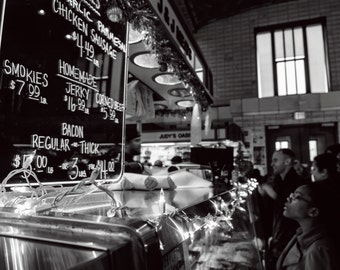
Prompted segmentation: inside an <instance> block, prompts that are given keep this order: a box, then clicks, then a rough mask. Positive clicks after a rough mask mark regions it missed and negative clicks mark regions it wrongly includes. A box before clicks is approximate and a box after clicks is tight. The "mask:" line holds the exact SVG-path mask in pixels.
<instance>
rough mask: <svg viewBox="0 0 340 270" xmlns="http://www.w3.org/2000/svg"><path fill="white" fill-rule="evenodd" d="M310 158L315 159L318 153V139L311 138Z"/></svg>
mask: <svg viewBox="0 0 340 270" xmlns="http://www.w3.org/2000/svg"><path fill="white" fill-rule="evenodd" d="M308 143H309V158H310V161H313V159H314V157H316V156H317V155H318V142H317V141H316V140H309V142H308Z"/></svg>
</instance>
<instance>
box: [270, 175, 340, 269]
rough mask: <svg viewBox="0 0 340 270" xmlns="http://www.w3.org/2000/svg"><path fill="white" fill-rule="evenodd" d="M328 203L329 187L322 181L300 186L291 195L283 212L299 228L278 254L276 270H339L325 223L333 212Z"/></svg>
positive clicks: (336, 256)
mask: <svg viewBox="0 0 340 270" xmlns="http://www.w3.org/2000/svg"><path fill="white" fill-rule="evenodd" d="M330 204H331V202H330V201H329V186H327V185H325V184H324V183H323V182H314V183H308V184H306V185H302V186H300V187H298V188H297V189H296V190H295V191H294V192H293V193H291V194H290V196H289V197H288V198H287V201H286V203H285V207H284V211H283V215H284V216H285V217H286V218H289V219H292V220H294V221H296V222H297V223H298V224H299V228H298V229H297V231H296V234H295V235H294V236H293V238H292V239H291V240H290V242H289V243H288V244H287V246H286V247H285V249H284V250H283V252H282V253H281V255H280V257H279V259H278V261H277V268H276V269H277V270H293V269H294V270H320V269H323V270H336V269H340V268H339V267H340V265H339V260H338V255H339V254H337V253H336V249H335V243H334V239H333V238H332V235H331V234H329V232H330V230H329V229H328V226H327V224H328V222H329V220H330V218H331V214H332V211H329V210H330ZM337 245H339V244H338V243H337Z"/></svg>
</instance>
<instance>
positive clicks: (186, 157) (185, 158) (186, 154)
mask: <svg viewBox="0 0 340 270" xmlns="http://www.w3.org/2000/svg"><path fill="white" fill-rule="evenodd" d="M183 162H186V163H190V162H191V154H190V152H189V151H186V152H183Z"/></svg>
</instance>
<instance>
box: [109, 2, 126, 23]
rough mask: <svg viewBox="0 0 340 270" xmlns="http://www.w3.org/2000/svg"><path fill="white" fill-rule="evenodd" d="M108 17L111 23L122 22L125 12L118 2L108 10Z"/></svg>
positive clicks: (113, 3)
mask: <svg viewBox="0 0 340 270" xmlns="http://www.w3.org/2000/svg"><path fill="white" fill-rule="evenodd" d="M106 15H107V17H108V18H109V20H110V21H111V22H115V23H117V22H120V21H121V20H122V19H123V10H122V9H121V8H120V7H119V6H118V3H117V1H116V0H113V1H112V4H111V5H110V6H109V7H108V8H107V10H106Z"/></svg>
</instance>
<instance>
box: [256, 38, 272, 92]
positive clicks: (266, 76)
mask: <svg viewBox="0 0 340 270" xmlns="http://www.w3.org/2000/svg"><path fill="white" fill-rule="evenodd" d="M256 45H257V71H258V72H257V81H258V91H259V93H258V95H259V98H262V97H272V96H274V80H273V60H272V55H273V54H272V46H271V35H270V33H269V32H265V33H260V34H258V35H257V36H256Z"/></svg>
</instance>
